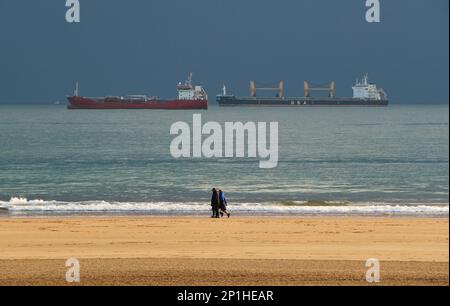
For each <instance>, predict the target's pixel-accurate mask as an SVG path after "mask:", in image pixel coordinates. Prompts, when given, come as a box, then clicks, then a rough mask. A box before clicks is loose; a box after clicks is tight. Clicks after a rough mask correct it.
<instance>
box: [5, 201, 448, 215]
mask: <svg viewBox="0 0 450 306" xmlns="http://www.w3.org/2000/svg"><path fill="white" fill-rule="evenodd" d="M295 203H297V204H298V205H292V206H287V205H282V204H278V203H244V202H243V203H231V205H230V206H229V208H230V210H232V211H233V212H239V213H248V214H252V213H268V214H298V215H302V214H305V215H314V214H318V215H327V214H329V215H438V216H439V215H442V216H445V215H448V214H449V206H448V204H446V205H444V204H442V203H435V204H417V203H405V204H389V203H346V204H345V205H338V202H328V204H327V205H323V206H308V202H295ZM333 203H334V204H333ZM0 207H2V208H3V209H7V210H9V211H10V212H24V213H27V212H30V213H33V212H41V213H52V212H54V213H64V212H66V213H70V212H74V213H89V212H104V213H108V212H111V213H114V212H119V213H127V212H130V213H132V212H142V213H150V214H151V213H159V214H164V213H170V214H177V213H193V214H196V213H206V212H209V210H210V206H209V203H208V202H107V201H80V202H61V201H45V200H41V199H36V200H28V199H26V198H23V197H13V198H11V199H10V200H9V201H6V202H5V201H0Z"/></svg>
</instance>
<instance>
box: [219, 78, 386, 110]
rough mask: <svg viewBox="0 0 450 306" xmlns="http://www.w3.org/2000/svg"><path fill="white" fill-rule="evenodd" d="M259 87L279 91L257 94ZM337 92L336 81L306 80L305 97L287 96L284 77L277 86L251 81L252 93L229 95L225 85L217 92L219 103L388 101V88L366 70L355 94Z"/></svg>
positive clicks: (362, 103) (377, 103)
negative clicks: (319, 93) (315, 94)
mask: <svg viewBox="0 0 450 306" xmlns="http://www.w3.org/2000/svg"><path fill="white" fill-rule="evenodd" d="M257 90H269V91H277V95H276V96H275V97H267V96H266V97H264V96H261V97H260V96H257V95H256V91H257ZM313 91H326V92H328V93H329V95H328V97H311V95H310V94H311V92H313ZM334 92H335V87H334V82H331V83H330V85H329V86H311V85H310V84H309V83H308V82H306V81H305V82H304V96H303V97H285V96H284V95H283V82H282V81H280V82H279V83H278V86H260V87H257V86H256V85H255V82H254V81H251V82H250V96H249V97H236V96H235V95H229V94H227V90H226V87H225V86H224V87H223V92H222V94H220V95H217V102H218V103H219V105H220V106H387V105H388V104H389V100H388V98H387V94H386V92H385V91H384V90H383V89H381V88H377V86H376V85H375V84H371V83H369V78H368V75H367V74H366V75H364V77H363V78H362V80H357V81H356V84H355V86H353V97H352V98H336V97H335V95H334Z"/></svg>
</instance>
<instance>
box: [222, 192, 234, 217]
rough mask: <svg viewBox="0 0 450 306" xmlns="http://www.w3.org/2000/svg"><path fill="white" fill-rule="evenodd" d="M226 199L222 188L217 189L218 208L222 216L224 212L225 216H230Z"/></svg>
mask: <svg viewBox="0 0 450 306" xmlns="http://www.w3.org/2000/svg"><path fill="white" fill-rule="evenodd" d="M227 204H228V203H227V199H226V198H225V194H224V193H223V191H222V190H219V209H220V215H221V216H222V217H223V215H224V214H226V215H227V217H228V218H229V217H230V215H231V214H230V213H229V212H228V210H227Z"/></svg>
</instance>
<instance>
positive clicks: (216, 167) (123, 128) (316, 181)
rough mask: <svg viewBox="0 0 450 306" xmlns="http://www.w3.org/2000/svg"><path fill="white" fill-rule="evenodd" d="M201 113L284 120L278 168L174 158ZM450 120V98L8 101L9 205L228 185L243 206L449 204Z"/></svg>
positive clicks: (172, 205) (1, 159) (100, 203)
mask: <svg viewBox="0 0 450 306" xmlns="http://www.w3.org/2000/svg"><path fill="white" fill-rule="evenodd" d="M194 113H201V114H202V116H203V121H204V122H206V121H210V120H214V121H219V122H221V123H223V122H225V121H242V122H247V121H267V122H269V121H278V122H279V142H280V143H279V155H280V157H279V165H278V167H277V168H275V169H271V170H262V169H259V167H258V160H257V159H248V158H245V159H179V160H176V159H174V158H172V157H171V155H170V150H169V145H170V143H171V141H172V139H173V136H171V135H170V134H169V129H170V126H171V125H172V124H173V123H174V122H176V121H180V120H181V121H186V122H189V123H190V124H192V114H194ZM448 124H449V108H448V105H430V106H412V105H406V106H390V107H387V108H260V109H258V108H219V107H217V106H212V107H211V108H210V110H208V111H192V112H191V111H151V110H137V111H133V110H121V111H95V110H94V111H87V110H82V111H69V110H67V109H66V108H65V106H0V207H3V208H4V209H3V210H0V211H3V212H4V213H5V211H6V213H7V214H21V213H33V212H39V213H42V212H46V213H52V212H56V213H57V212H119V213H132V212H137V213H155V214H158V213H163V214H171V213H174V214H176V213H183V212H191V213H203V212H208V211H209V203H208V202H209V198H210V189H211V187H213V186H216V187H221V188H223V189H224V190H225V191H226V195H227V197H228V198H229V201H230V204H231V206H230V207H231V209H232V210H233V211H235V212H240V213H252V212H259V213H275V214H277V213H279V214H284V213H288V214H327V213H331V214H421V215H448V203H449V193H448V190H449V126H448ZM308 201H310V202H308ZM311 201H314V202H311Z"/></svg>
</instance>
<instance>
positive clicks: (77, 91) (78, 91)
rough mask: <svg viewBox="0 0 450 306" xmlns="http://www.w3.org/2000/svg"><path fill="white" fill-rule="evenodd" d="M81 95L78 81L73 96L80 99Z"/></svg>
mask: <svg viewBox="0 0 450 306" xmlns="http://www.w3.org/2000/svg"><path fill="white" fill-rule="evenodd" d="M79 94H80V88H79V86H78V81H77V82H76V83H75V90H74V91H73V95H74V96H75V97H78V96H79Z"/></svg>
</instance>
